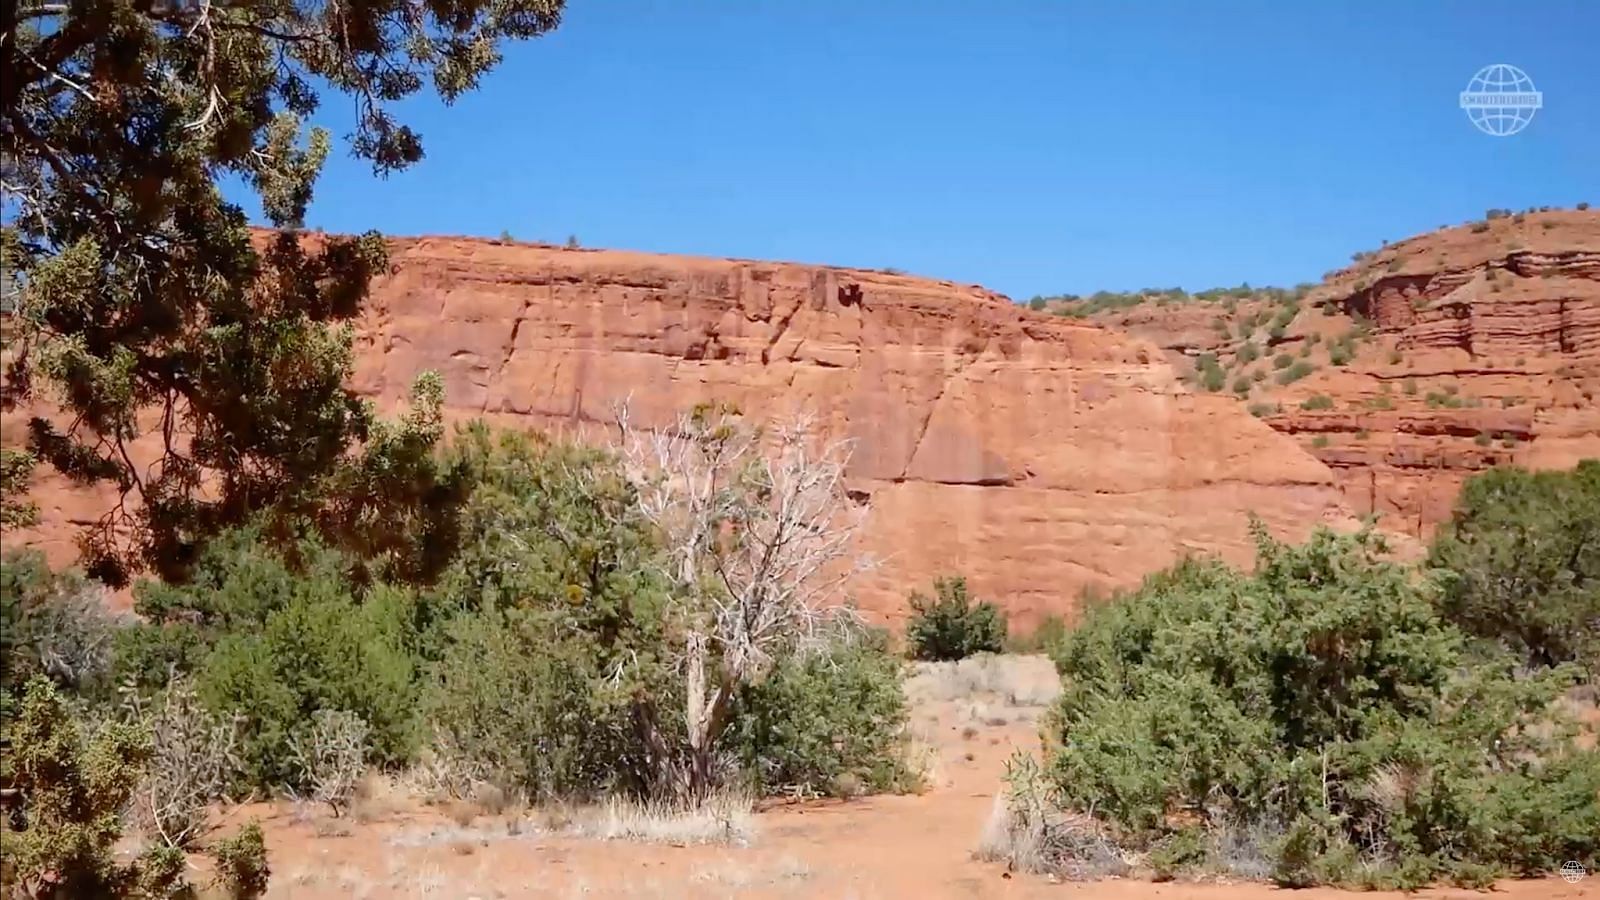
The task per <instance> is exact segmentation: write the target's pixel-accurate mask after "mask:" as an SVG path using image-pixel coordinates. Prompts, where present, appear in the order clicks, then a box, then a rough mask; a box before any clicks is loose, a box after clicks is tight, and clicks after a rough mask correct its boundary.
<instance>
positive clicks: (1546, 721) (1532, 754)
mask: <svg viewBox="0 0 1600 900" xmlns="http://www.w3.org/2000/svg"><path fill="white" fill-rule="evenodd" d="M1254 531H1255V534H1256V540H1257V547H1258V551H1257V552H1258V561H1257V568H1256V572H1255V573H1254V574H1251V575H1246V574H1242V573H1240V572H1237V571H1234V570H1232V569H1229V568H1227V567H1225V566H1223V565H1221V564H1219V563H1214V562H1197V561H1192V560H1191V561H1185V562H1183V563H1180V564H1179V565H1178V566H1176V567H1174V568H1173V569H1171V570H1169V571H1166V572H1162V573H1159V574H1157V575H1153V576H1151V577H1149V578H1148V579H1146V581H1145V583H1144V585H1143V586H1142V587H1141V588H1140V589H1139V590H1138V591H1136V592H1134V593H1133V594H1131V595H1129V596H1126V597H1123V598H1120V599H1118V600H1115V601H1113V602H1111V603H1108V604H1103V605H1100V606H1096V607H1091V608H1089V609H1088V610H1087V612H1086V615H1085V617H1084V620H1083V622H1082V624H1081V625H1080V626H1079V627H1078V628H1077V629H1076V630H1074V631H1073V632H1072V633H1071V634H1070V635H1068V637H1067V639H1066V640H1065V641H1064V642H1063V643H1062V644H1061V645H1060V646H1059V647H1058V649H1057V652H1056V653H1055V654H1054V656H1055V660H1056V664H1057V668H1058V669H1059V670H1060V672H1061V674H1062V683H1063V686H1064V692H1063V694H1062V696H1061V699H1060V701H1059V702H1058V704H1057V706H1056V708H1055V709H1054V711H1053V713H1052V715H1051V717H1050V718H1049V720H1048V725H1047V728H1048V731H1049V735H1048V737H1049V740H1048V741H1047V745H1048V746H1050V747H1052V748H1054V749H1053V752H1052V757H1051V759H1050V772H1051V777H1052V780H1053V782H1054V784H1055V787H1056V789H1057V791H1058V793H1059V795H1060V797H1061V799H1062V801H1063V802H1064V803H1066V804H1067V805H1068V806H1070V807H1071V808H1073V809H1077V810H1085V811H1088V810H1092V811H1093V812H1094V814H1095V815H1096V816H1099V817H1101V818H1103V819H1104V820H1106V821H1107V822H1108V823H1109V824H1110V825H1112V826H1113V827H1114V828H1115V829H1117V831H1118V832H1119V833H1120V834H1122V835H1123V840H1124V841H1125V842H1127V843H1129V844H1132V845H1134V846H1137V847H1145V848H1150V847H1155V846H1164V845H1165V844H1166V843H1167V842H1169V841H1171V840H1173V839H1172V838H1171V834H1172V831H1173V827H1172V825H1171V824H1170V820H1169V818H1168V814H1169V812H1170V811H1172V810H1189V811H1194V812H1195V813H1197V814H1198V815H1199V816H1200V817H1201V820H1202V821H1201V824H1202V825H1203V826H1204V827H1206V828H1208V829H1218V828H1223V827H1229V826H1231V825H1234V824H1236V823H1241V822H1242V823H1246V824H1248V825H1252V826H1259V827H1267V828H1270V827H1272V826H1273V823H1287V830H1286V831H1284V832H1282V836H1281V838H1280V839H1279V840H1278V841H1277V843H1276V846H1275V848H1274V852H1273V858H1274V859H1275V865H1274V872H1273V877H1274V878H1275V880H1277V881H1279V882H1280V883H1282V884H1286V885H1304V884H1312V883H1321V882H1346V881H1350V880H1352V879H1353V878H1355V876H1356V872H1357V869H1358V866H1357V863H1358V862H1359V863H1360V864H1361V865H1363V866H1371V867H1373V869H1374V871H1376V872H1381V873H1382V876H1383V877H1384V878H1386V879H1390V880H1392V881H1393V882H1394V883H1397V884H1406V885H1415V884H1419V883H1425V882H1427V881H1429V880H1432V879H1433V878H1437V877H1440V876H1445V875H1449V874H1450V873H1452V872H1460V873H1462V874H1463V876H1464V877H1469V876H1471V875H1472V873H1473V872H1474V871H1481V870H1479V869H1474V867H1486V866H1493V865H1504V866H1505V867H1507V868H1508V869H1509V870H1511V871H1515V872H1538V871H1544V870H1548V869H1549V868H1551V867H1553V866H1556V865H1559V864H1560V863H1561V861H1562V860H1565V859H1576V860H1579V861H1583V862H1585V864H1589V861H1592V860H1594V859H1595V858H1596V853H1597V852H1600V752H1597V751H1595V750H1593V749H1588V750H1585V749H1582V747H1581V745H1580V744H1579V743H1577V742H1575V741H1574V740H1573V738H1572V733H1571V732H1570V731H1569V730H1566V729H1563V728H1562V727H1559V722H1558V721H1557V720H1556V719H1555V718H1554V717H1555V715H1556V713H1554V712H1553V711H1552V707H1551V701H1552V700H1553V698H1554V697H1555V696H1556V695H1557V694H1558V693H1560V692H1561V691H1562V690H1564V689H1565V688H1566V686H1568V685H1569V684H1570V683H1571V679H1572V672H1571V671H1570V670H1563V669H1556V670H1550V671H1548V672H1546V673H1544V674H1541V675H1536V676H1532V677H1518V676H1516V675H1515V674H1514V672H1512V671H1511V670H1510V669H1508V668H1506V667H1504V666H1498V665H1496V666H1472V665H1471V664H1470V660H1469V659H1468V658H1467V657H1466V656H1465V655H1464V652H1463V641H1462V638H1461V635H1460V633H1459V632H1458V631H1457V630H1456V629H1455V628H1454V627H1452V626H1451V625H1450V624H1449V623H1447V622H1445V621H1444V620H1443V619H1441V618H1440V616H1439V613H1438V611H1437V607H1436V605H1435V596H1434V588H1433V586H1432V582H1431V581H1430V580H1429V579H1418V578H1416V577H1415V576H1414V573H1413V572H1412V571H1411V570H1409V569H1407V568H1404V567H1402V566H1399V565H1396V564H1393V563H1390V562H1387V561H1385V560H1384V553H1385V548H1384V547H1383V546H1382V542H1381V540H1380V539H1379V538H1378V537H1377V536H1376V535H1375V534H1373V533H1371V532H1362V533H1359V534H1356V535H1345V536H1340V535H1335V534H1333V533H1332V532H1329V531H1326V530H1323V531H1319V532H1318V533H1317V534H1316V535H1314V536H1313V537H1312V539H1311V540H1310V541H1309V542H1308V543H1307V544H1306V545H1304V546H1302V547H1288V546H1284V545H1282V544H1279V543H1277V542H1275V541H1273V540H1271V539H1270V538H1268V537H1267V536H1266V534H1265V532H1264V529H1262V528H1261V526H1260V525H1259V523H1258V524H1256V525H1255V526H1254ZM1535 809H1542V810H1547V811H1549V812H1548V814H1547V815H1546V816H1544V817H1543V818H1541V817H1540V816H1539V815H1538V814H1536V813H1534V812H1533V810H1535Z"/></svg>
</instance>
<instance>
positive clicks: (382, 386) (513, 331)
mask: <svg viewBox="0 0 1600 900" xmlns="http://www.w3.org/2000/svg"><path fill="white" fill-rule="evenodd" d="M393 249H394V255H393V270H392V273H391V274H390V275H389V276H387V277H385V278H383V279H380V281H379V282H378V283H377V284H376V285H375V286H374V291H373V299H372V301H371V304H370V306H369V308H368V310H367V311H366V312H365V314H364V316H363V319H362V321H361V323H360V328H359V332H358V333H359V337H358V343H357V353H358V362H357V366H356V373H355V378H354V382H353V384H354V388H355V389H356V390H357V391H359V392H361V393H363V394H367V395H370V396H372V397H374V398H375V399H376V400H377V401H378V402H379V403H380V405H382V406H386V407H388V406H393V405H394V404H395V403H397V402H398V400H399V398H401V397H402V396H403V395H404V393H405V390H406V388H407V386H408V384H409V383H410V381H411V379H412V378H413V377H414V376H415V375H416V374H417V373H418V372H421V371H423V370H426V369H434V370H437V371H439V372H440V373H441V374H442V375H443V376H444V380H445V385H446V403H447V405H448V407H449V410H450V413H451V415H452V417H454V418H456V419H465V418H470V417H476V416H482V417H485V418H487V419H489V420H490V421H492V422H494V423H496V424H499V425H502V426H509V427H524V428H541V429H546V430H554V431H567V432H569V433H576V434H579V435H581V436H588V437H595V436H598V434H599V433H600V432H601V431H602V430H603V429H604V427H605V425H606V424H607V423H609V422H611V421H612V418H613V415H614V412H615V409H616V407H617V404H618V403H619V402H621V401H623V400H628V401H629V404H630V409H631V412H632V414H633V415H634V416H635V418H636V419H637V420H639V421H640V422H642V423H643V424H650V423H652V422H661V421H664V420H665V419H666V418H667V417H669V416H670V415H672V414H673V413H674V412H675V411H677V410H680V409H683V408H685V407H688V406H690V405H692V404H694V403H697V402H700V401H705V400H713V399H715V400H723V401H732V402H734V403H736V404H738V405H739V406H740V407H741V408H742V409H743V410H744V411H745V412H746V413H749V414H753V415H756V416H762V417H771V416H779V415H783V414H785V413H788V412H791V411H795V410H800V409H806V410H809V411H811V412H813V413H814V414H816V415H817V416H818V417H819V418H820V420H821V421H822V422H823V423H824V424H825V425H826V426H827V427H828V428H829V429H830V430H831V431H832V433H834V434H837V435H845V436H848V437H850V438H852V439H854V441H855V451H854V456H853V457H852V460H851V467H850V476H851V485H850V486H851V492H852V496H853V497H854V498H855V499H856V501H857V502H863V503H867V504H869V518H868V525H867V530H866V534H865V537H864V541H865V544H866V548H865V549H867V550H868V551H869V552H871V553H872V554H873V555H875V556H876V557H878V558H879V560H880V561H881V566H880V568H879V569H878V570H877V571H876V572H875V573H873V574H872V575H871V576H869V577H868V579H867V580H866V581H865V582H864V583H862V584H861V585H859V590H858V594H859V598H860V600H861V602H862V604H863V605H864V606H865V607H867V608H869V609H872V610H875V611H878V612H880V613H883V614H885V615H887V616H888V617H890V618H894V617H897V616H898V615H899V614H900V613H901V612H902V609H903V604H904V595H905V592H906V591H907V590H909V589H910V588H912V587H914V586H919V585H922V586H926V585H927V583H928V582H929V581H930V580H931V579H932V578H933V577H934V576H936V575H940V574H945V573H962V574H965V575H967V576H968V578H969V579H970V580H971V582H972V583H973V587H974V589H975V590H976V592H977V593H978V594H979V595H980V596H983V597H988V598H994V599H996V600H999V601H1000V602H1002V603H1003V604H1004V605H1005V606H1007V607H1008V608H1009V609H1011V610H1012V611H1013V612H1014V613H1015V614H1017V615H1018V616H1019V618H1020V620H1021V623H1022V624H1023V625H1024V626H1026V624H1027V623H1029V622H1030V621H1033V620H1036V619H1037V617H1038V616H1040V615H1042V614H1045V613H1048V612H1069V611H1070V610H1071V609H1072V608H1073V607H1074V605H1075V603H1076V600H1077V597H1078V596H1079V593H1080V591H1081V590H1082V589H1084V588H1086V587H1089V586H1095V587H1100V588H1105V587H1111V586H1122V585H1130V584H1133V583H1136V582H1137V581H1138V580H1139V578H1140V577H1141V576H1143V575H1144V574H1146V573H1148V572H1150V571H1152V570H1154V569H1157V568H1159V567H1162V566H1165V565H1168V564H1170V563H1172V562H1173V561H1175V560H1177V559H1178V558H1180V557H1181V556H1182V555H1183V554H1185V553H1189V552H1202V553H1219V554H1222V555H1223V556H1226V557H1228V558H1230V559H1234V560H1237V561H1241V562H1243V561H1248V559H1249V558H1250V555H1251V554H1250V546H1249V539H1248V535H1247V532H1246V527H1247V515H1248V513H1250V512H1252V511H1253V512H1255V513H1257V514H1259V515H1260V516H1261V517H1262V518H1263V519H1264V520H1265V521H1266V522H1267V523H1268V525H1269V527H1271V528H1272V529H1273V530H1274V531H1276V532H1279V533H1284V534H1288V535H1291V536H1299V535H1303V534H1305V533H1306V532H1308V531H1309V530H1310V528H1311V527H1312V526H1314V525H1316V524H1317V523H1319V522H1323V521H1341V522H1348V521H1349V520H1348V515H1347V511H1346V508H1345V506H1344V504H1343V501H1342V500H1341V498H1340V495H1339V492H1338V490H1337V488H1336V486H1335V484H1334V479H1333V477H1332V474H1331V473H1330V471H1329V470H1328V468H1327V467H1325V466H1324V465H1323V464H1322V463H1320V462H1318V461H1317V460H1316V459H1314V458H1313V457H1312V456H1311V455H1309V454H1308V453H1306V452H1304V451H1303V450H1301V449H1300V448H1299V447H1298V446H1297V445H1296V443H1295V441H1293V440H1292V439H1290V438H1288V437H1285V436H1283V435H1280V434H1278V433H1276V432H1274V431H1273V430H1272V429H1271V428H1269V427H1268V426H1267V425H1266V424H1264V423H1262V422H1259V421H1256V420H1255V419H1253V418H1252V417H1250V416H1249V415H1248V414H1247V413H1246V412H1245V411H1244V409H1243V408H1242V407H1241V406H1240V405H1238V404H1236V403H1234V402H1233V401H1232V400H1229V399H1226V398H1222V397H1211V396H1195V395H1193V394H1191V393H1190V392H1189V391H1188V390H1187V389H1186V388H1184V387H1182V386H1181V385H1180V384H1179V382H1178V381H1177V379H1176V378H1175V377H1174V375H1173V372H1172V369H1171V367H1170V366H1169V364H1168V363H1167V361H1166V360H1165V359H1164V358H1163V357H1162V355H1161V354H1160V352H1159V351H1157V350H1156V349H1155V348H1153V347H1151V346H1150V345H1148V344H1145V343H1144V342H1142V341H1140V340H1138V339H1134V338H1129V337H1123V336H1118V335H1116V334H1113V333H1111V332H1107V331H1104V330H1101V329H1100V328H1098V327H1096V326H1093V325H1089V324H1084V323H1078V322H1072V321H1068V320H1064V319H1061V318H1058V317H1052V316H1048V315H1042V314H1035V313H1029V312H1027V311H1025V310H1021V309H1019V308H1018V307H1016V306H1014V305H1013V304H1011V303H1010V302H1009V301H1007V300H1006V299H1005V298H1003V297H999V296H997V295H994V294H992V293H989V292H987V291H984V290H982V289H980V288H976V287H966V286H958V285H954V284H951V283H949V282H939V281H930V280H927V279H923V278H912V277H906V276H901V275H891V274H884V273H879V272H867V271H855V270H845V269H835V268H827V267H818V266H803V265H791V264H783V263H764V262H744V261H734V260H717V259H693V258H685V257H671V256H657V255H647V254H639V253H624V252H611V251H589V250H566V249H560V248H554V247H544V246H530V245H513V244H504V243H500V242H494V241H483V240H468V239H458V238H420V239H400V240H396V241H395V242H394V247H393ZM8 424H10V425H12V426H13V427H11V428H8V429H7V435H8V438H9V437H11V436H12V435H13V434H14V433H15V432H14V430H13V428H14V425H15V418H14V417H12V418H11V421H10V422H9V423H8ZM41 486H42V487H44V488H45V490H44V492H43V493H44V494H45V495H46V496H44V497H43V498H42V499H43V503H42V505H43V512H44V515H45V521H44V523H43V525H42V529H41V531H40V533H39V535H38V536H42V537H43V538H46V539H49V538H52V537H53V538H56V539H59V538H60V537H61V536H62V535H63V534H64V533H65V530H66V529H67V528H69V526H70V520H71V519H73V518H80V519H81V518H82V517H83V511H84V510H85V509H90V508H94V506H95V503H97V502H98V503H103V502H104V499H103V498H84V497H83V496H81V495H71V496H69V495H67V494H66V493H64V489H63V487H62V485H60V483H59V482H57V481H54V480H53V476H42V482H41ZM55 546H57V547H58V548H59V547H61V546H64V545H62V544H60V543H57V544H55Z"/></svg>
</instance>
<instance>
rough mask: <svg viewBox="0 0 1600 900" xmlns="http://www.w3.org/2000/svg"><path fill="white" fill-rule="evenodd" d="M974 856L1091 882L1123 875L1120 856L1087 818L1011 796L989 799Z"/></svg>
mask: <svg viewBox="0 0 1600 900" xmlns="http://www.w3.org/2000/svg"><path fill="white" fill-rule="evenodd" d="M976 855H977V857H978V858H979V859H982V860H987V861H990V862H1003V863H1005V864H1006V867H1007V868H1008V869H1012V870H1020V871H1023V872H1030V873H1033V874H1037V875H1056V876H1060V877H1062V878H1065V879H1068V880H1071V881H1093V880H1096V879H1100V878H1107V877H1113V876H1119V875H1124V874H1127V872H1128V870H1129V869H1130V866H1129V864H1128V862H1127V860H1125V859H1124V858H1123V856H1122V853H1121V852H1120V851H1119V850H1118V849H1117V847H1116V845H1115V844H1114V843H1112V841H1111V840H1110V838H1109V837H1108V836H1107V835H1106V834H1105V832H1104V830H1103V829H1102V828H1101V826H1100V825H1099V824H1098V823H1096V822H1095V821H1094V820H1093V819H1092V818H1090V817H1089V816H1085V815H1081V814H1077V813H1070V812H1065V811H1062V810H1058V809H1054V808H1053V807H1051V806H1050V805H1049V804H1048V803H1039V802H1033V799H1032V798H1029V797H1026V796H1019V795H1018V794H1017V793H1016V792H1012V793H1011V794H1006V793H1002V794H999V795H998V796H996V797H995V799H994V805H993V806H992V807H991V808H990V810H989V818H988V820H987V821H986V822H985V823H984V826H983V832H982V834H980V835H979V838H978V850H977V854H976Z"/></svg>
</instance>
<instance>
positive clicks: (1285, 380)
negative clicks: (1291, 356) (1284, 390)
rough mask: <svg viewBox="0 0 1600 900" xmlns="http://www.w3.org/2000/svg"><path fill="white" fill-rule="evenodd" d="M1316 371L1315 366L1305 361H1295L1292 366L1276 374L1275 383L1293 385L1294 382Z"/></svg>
mask: <svg viewBox="0 0 1600 900" xmlns="http://www.w3.org/2000/svg"><path fill="white" fill-rule="evenodd" d="M1316 369H1317V367H1316V366H1314V365H1312V364H1311V363H1309V362H1306V361H1305V360H1295V362H1294V364H1293V365H1291V366H1289V368H1287V369H1284V370H1283V371H1281V372H1279V373H1278V377H1277V379H1276V381H1277V382H1278V383H1279V384H1294V383H1295V382H1296V381H1299V380H1300V379H1302V378H1304V377H1306V376H1307V375H1310V374H1311V373H1312V372H1315V371H1316Z"/></svg>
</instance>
